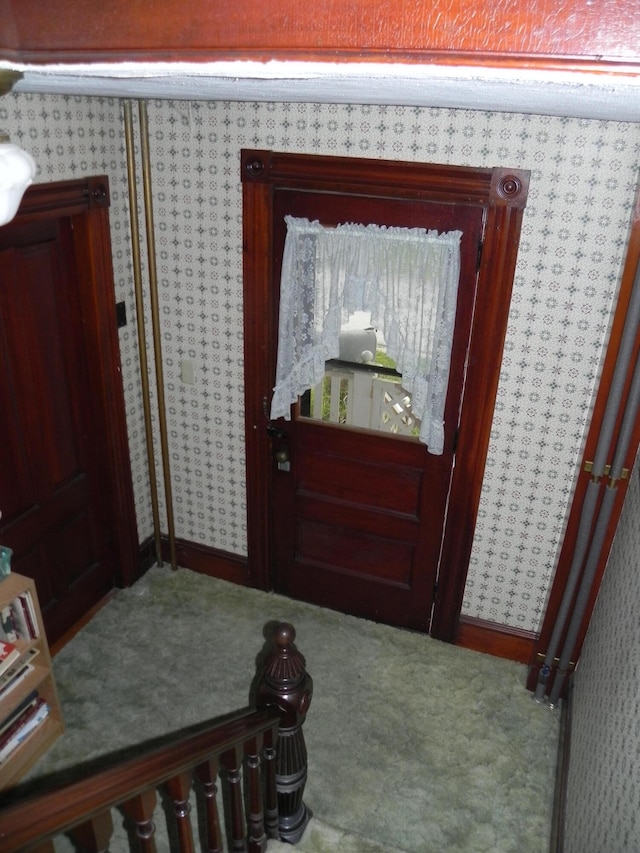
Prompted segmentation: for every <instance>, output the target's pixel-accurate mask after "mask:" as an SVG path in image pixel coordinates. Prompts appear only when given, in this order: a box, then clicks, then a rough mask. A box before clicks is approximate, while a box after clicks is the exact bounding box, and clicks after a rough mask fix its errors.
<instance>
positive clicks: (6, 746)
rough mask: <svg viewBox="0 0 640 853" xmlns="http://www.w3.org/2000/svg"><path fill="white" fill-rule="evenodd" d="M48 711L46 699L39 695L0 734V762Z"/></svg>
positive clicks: (40, 721) (41, 720)
mask: <svg viewBox="0 0 640 853" xmlns="http://www.w3.org/2000/svg"><path fill="white" fill-rule="evenodd" d="M49 711H50V708H49V705H48V704H47V702H46V700H45V699H43V698H42V697H39V698H38V699H36V701H35V703H34V704H33V705H31V706H29V708H28V709H27V710H26V711H24V712H23V713H22V715H21V716H20V717H19V718H18V719H17V720H16V721H15V722H14V723H13V725H12V726H11V728H9V729H7V731H6V732H5V733H4V734H3V735H2V736H0V764H2V762H3V761H5V760H6V759H7V758H9V756H10V755H11V754H12V753H13V752H14V751H15V750H16V749H17V748H18V747H19V746H20V745H21V744H22V743H24V742H25V740H26V739H27V738H28V737H29V735H30V734H31V733H32V732H33V731H34V730H35V729H36V728H37V727H38V726H39V725H40V724H41V723H43V722H44V721H45V720H46V718H47V717H48V715H49Z"/></svg>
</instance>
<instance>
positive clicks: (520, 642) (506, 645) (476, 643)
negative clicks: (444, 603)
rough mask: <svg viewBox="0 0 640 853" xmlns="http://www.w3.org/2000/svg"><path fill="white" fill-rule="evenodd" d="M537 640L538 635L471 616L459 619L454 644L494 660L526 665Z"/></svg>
mask: <svg viewBox="0 0 640 853" xmlns="http://www.w3.org/2000/svg"><path fill="white" fill-rule="evenodd" d="M536 639H537V634H535V633H534V632H533V631H523V630H522V629H520V628H512V627H510V626H508V625H499V624H498V623H497V622H489V621H487V620H485V619H476V618H475V617H474V616H461V617H460V620H459V622H458V630H457V632H456V638H455V644H456V646H462V648H465V649H473V651H476V652H483V653H484V654H487V655H493V656H494V657H499V658H506V659H507V660H513V661H517V662H518V663H529V659H530V658H531V650H532V649H533V646H534V644H535V641H536Z"/></svg>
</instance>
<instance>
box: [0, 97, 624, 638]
mask: <svg viewBox="0 0 640 853" xmlns="http://www.w3.org/2000/svg"><path fill="white" fill-rule="evenodd" d="M120 116H121V104H120V103H119V102H118V101H113V100H110V99H98V98H70V97H68V96H44V95H25V94H21V95H16V94H14V95H11V96H8V97H6V98H3V99H2V102H0V125H1V126H2V127H3V128H6V129H7V130H8V131H9V132H10V133H11V134H12V137H13V138H14V139H15V141H19V142H21V144H23V146H24V147H25V148H27V149H28V150H29V151H30V152H31V153H32V154H33V155H34V157H35V159H36V161H37V162H38V164H39V169H40V178H39V179H41V180H54V179H57V178H64V177H69V178H70V177H77V176H78V175H80V174H88V173H92V172H95V171H100V172H105V171H106V172H107V173H108V174H109V175H110V179H111V185H112V197H113V202H112V211H111V214H112V232H113V240H114V264H115V276H116V287H117V294H118V297H117V298H118V299H121V298H122V299H125V300H126V301H127V305H128V314H129V325H128V327H126V328H125V329H123V330H121V333H120V334H121V351H122V358H123V368H124V381H125V390H126V395H127V416H128V419H129V421H128V422H129V430H130V439H131V454H132V462H133V467H134V478H135V488H136V505H137V511H138V523H139V530H140V535H141V539H142V538H144V537H145V536H147V535H149V534H150V532H151V519H150V506H149V501H148V494H147V483H148V477H147V470H146V462H145V451H144V430H143V427H142V421H141V397H140V389H139V381H138V373H139V364H138V360H137V355H136V335H135V328H134V325H133V303H132V283H131V282H132V274H131V263H130V251H129V243H128V240H129V238H128V227H129V226H128V218H127V199H126V169H125V162H124V141H123V137H122V124H121V117H120ZM149 125H150V136H151V153H152V161H153V175H152V180H153V190H154V202H155V217H156V226H157V235H156V243H157V250H158V275H159V279H160V281H159V285H160V301H161V322H162V345H163V352H164V372H165V384H166V388H165V394H166V400H167V409H168V411H167V414H168V428H169V444H170V453H171V464H172V469H173V478H172V485H173V490H174V513H175V520H176V534H177V536H178V537H180V538H184V539H186V540H189V541H192V542H196V543H200V544H202V545H207V546H211V547H214V548H218V549H221V550H223V551H228V552H230V553H233V554H239V555H243V554H245V553H246V523H245V492H244V477H245V472H244V441H243V429H244V426H243V337H242V336H243V332H242V240H241V234H242V219H241V185H240V180H239V178H240V175H239V153H240V149H241V148H243V147H256V148H272V149H277V150H283V151H299V152H308V153H320V154H341V155H352V156H360V157H374V158H387V159H402V160H415V161H430V162H441V163H452V164H459V165H471V166H510V167H513V168H523V169H530V170H531V189H530V193H529V203H528V206H527V210H526V212H525V217H524V223H523V233H522V240H521V246H520V251H519V257H518V265H517V271H516V280H515V287H514V294H513V300H512V306H511V312H510V320H509V328H508V332H507V340H506V345H505V356H504V361H503V367H502V372H501V378H500V386H499V391H498V400H497V407H496V413H495V418H494V422H493V429H492V438H491V445H490V449H489V458H488V464H487V471H486V475H485V480H484V484H483V493H482V501H481V506H480V514H479V519H478V527H477V531H476V536H475V540H474V547H473V553H472V558H471V566H470V572H469V578H468V582H467V588H466V595H465V601H464V606H463V612H464V613H465V614H467V615H470V616H476V617H479V618H482V619H489V620H492V621H495V622H497V623H501V624H505V625H510V626H514V627H519V628H522V629H524V630H536V629H537V628H538V626H539V622H540V618H541V615H542V613H543V609H544V605H545V602H546V597H547V593H548V589H549V585H550V581H551V578H552V574H553V569H554V567H555V562H556V558H557V554H558V550H559V545H560V542H561V537H562V532H563V529H564V524H565V518H566V514H567V509H568V506H569V501H570V497H571V492H572V489H573V483H574V479H575V475H576V466H577V462H578V460H579V458H580V451H581V446H582V443H583V440H584V436H585V428H586V425H587V423H588V417H589V413H590V407H591V404H592V399H593V394H594V389H595V387H596V384H597V377H598V371H599V368H600V364H601V359H602V354H603V346H604V343H605V340H606V335H607V329H608V324H609V319H610V314H611V309H612V305H613V302H614V299H615V293H616V290H617V287H618V282H619V276H620V272H621V263H622V260H623V257H624V250H625V244H626V239H627V232H628V225H629V216H630V211H631V207H632V204H633V199H634V188H635V183H636V180H637V151H638V144H639V142H640V129H639V128H640V125H637V124H627V123H621V122H602V121H593V120H591V121H589V120H583V119H568V118H567V119H565V118H552V117H545V116H531V115H518V114H506V113H504V114H503V113H491V112H480V111H465V110H449V109H430V108H423V107H416V108H412V107H389V106H370V105H369V106H359V105H346V104H341V105H332V104H313V103H306V104H284V103H241V102H232V101H225V102H200V101H199V102H187V101H153V102H150V103H149ZM184 359H188V360H191V361H193V364H194V378H195V382H194V383H193V384H185V383H183V382H182V380H181V362H182V361H183V360H184Z"/></svg>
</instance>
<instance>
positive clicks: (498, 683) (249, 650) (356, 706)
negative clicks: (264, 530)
mask: <svg viewBox="0 0 640 853" xmlns="http://www.w3.org/2000/svg"><path fill="white" fill-rule="evenodd" d="M274 620H285V621H289V622H292V623H293V624H294V626H295V627H296V630H297V641H296V642H297V645H298V647H299V649H300V650H301V651H302V653H303V654H304V656H305V658H306V661H307V669H308V671H309V673H310V674H311V676H312V677H313V679H314V698H313V702H312V704H311V708H310V710H309V713H308V716H307V722H306V724H305V736H306V741H307V747H308V752H309V779H308V783H307V788H306V792H305V800H306V802H307V803H308V805H309V806H310V807H311V809H312V811H313V813H314V819H313V820H312V822H311V824H310V826H309V828H308V830H307V832H306V833H305V836H304V838H303V839H302V842H301V844H300V845H299V849H300V850H302V851H309V853H324V851H327V853H329V851H341V853H347V852H348V853H365V851H398V850H399V851H407V853H485V851H486V853H546V851H547V850H548V849H549V833H550V825H551V810H552V799H553V787H554V775H555V762H556V750H557V738H558V728H559V716H558V712H554V711H551V710H550V709H548V708H547V707H545V706H541V705H538V704H536V703H535V702H533V700H532V699H531V694H529V693H527V691H526V690H525V687H524V682H525V678H526V669H525V667H523V666H521V665H519V664H515V663H512V662H510V661H504V660H500V659H498V658H494V657H491V656H489V655H483V654H479V653H477V652H471V651H467V650H464V649H459V648H454V647H452V646H449V645H447V644H444V643H440V642H438V641H435V640H432V639H430V638H428V637H424V636H423V635H419V634H414V633H411V632H407V631H400V630H396V629H393V628H389V627H386V626H383V625H377V624H375V623H372V622H368V621H366V620H362V619H356V618H353V617H348V616H343V615H341V614H338V613H335V612H333V611H329V610H325V609H321V608H316V607H312V606H310V605H307V604H304V603H300V602H295V601H291V600H289V599H286V598H283V597H280V596H277V595H274V594H269V593H262V592H259V591H256V590H248V589H244V588H241V587H237V586H234V585H232V584H228V583H225V582H224V581H218V580H212V579H211V578H207V577H204V576H202V575H198V574H195V573H193V572H190V571H188V570H183V569H180V570H178V571H177V572H172V571H171V570H170V569H169V568H167V567H164V568H157V567H156V568H153V569H152V570H151V571H150V572H148V573H147V575H145V577H144V578H143V579H142V580H141V581H139V582H138V583H137V584H136V585H135V586H134V587H132V588H130V589H127V590H122V591H120V592H119V593H118V594H117V596H116V597H115V598H114V599H113V600H112V601H111V602H110V603H109V604H108V605H107V606H106V607H105V608H104V609H103V610H101V611H100V612H99V613H98V614H97V615H96V616H95V618H94V619H93V620H92V621H91V622H90V623H89V625H87V626H86V627H85V628H84V629H83V630H82V631H81V632H80V633H79V634H78V635H77V636H76V637H74V639H73V640H71V642H70V643H69V644H68V645H67V646H65V647H64V648H63V649H62V651H61V652H60V653H59V654H58V655H57V656H56V658H55V660H54V670H55V673H56V677H57V680H58V688H59V692H60V698H61V701H62V705H63V713H64V716H65V722H66V726H67V729H66V732H65V734H64V735H63V737H62V738H61V739H60V740H59V741H58V742H57V743H56V744H55V745H54V746H53V747H52V749H51V750H50V751H49V752H48V753H47V755H46V756H45V757H44V758H43V759H42V760H41V761H40V762H39V764H38V765H37V767H36V769H35V771H34V772H33V773H32V778H35V777H42V776H46V775H47V774H49V773H51V772H54V771H59V770H61V769H62V768H65V767H70V766H72V765H74V764H77V763H78V762H81V761H85V760H87V759H92V758H95V757H96V756H99V755H102V754H104V753H105V752H110V751H113V750H117V749H120V748H123V747H127V746H130V745H131V744H133V743H136V742H137V741H139V740H143V739H150V738H153V737H155V736H158V735H162V734H165V733H166V732H169V731H172V730H174V729H179V728H182V727H184V726H188V725H190V724H193V723H197V722H200V721H202V720H205V719H207V718H209V717H215V716H218V715H223V714H225V713H227V712H229V711H232V710H235V709H238V708H242V707H244V706H246V705H247V704H248V701H249V685H250V683H251V680H252V678H253V675H254V672H255V660H256V657H257V655H258V654H259V653H260V651H261V649H262V646H263V641H264V638H263V629H264V627H265V625H266V624H267V623H270V622H272V621H274ZM279 849H281V846H280V845H279V844H278V845H273V846H272V845H270V850H274V851H276V850H279ZM288 849H291V848H290V847H289V848H288ZM112 853H120V851H119V850H118V849H117V848H114V847H112Z"/></svg>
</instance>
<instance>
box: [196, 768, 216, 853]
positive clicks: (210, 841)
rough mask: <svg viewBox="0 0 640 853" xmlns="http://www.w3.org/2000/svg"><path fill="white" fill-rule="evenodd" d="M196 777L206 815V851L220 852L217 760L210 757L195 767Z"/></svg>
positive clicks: (210, 852) (208, 852)
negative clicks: (200, 786) (199, 785)
mask: <svg viewBox="0 0 640 853" xmlns="http://www.w3.org/2000/svg"><path fill="white" fill-rule="evenodd" d="M196 777H197V779H198V781H199V782H200V784H201V785H202V790H203V793H204V798H205V799H204V803H205V815H206V818H205V820H206V832H205V838H206V844H207V849H206V853H222V830H221V828H220V815H219V813H218V800H217V796H218V785H217V781H218V760H217V759H216V758H210V759H209V761H206V762H205V763H204V764H201V765H200V766H199V767H197V768H196Z"/></svg>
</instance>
